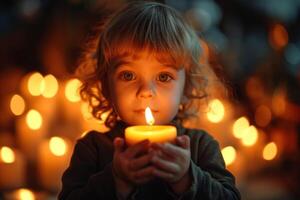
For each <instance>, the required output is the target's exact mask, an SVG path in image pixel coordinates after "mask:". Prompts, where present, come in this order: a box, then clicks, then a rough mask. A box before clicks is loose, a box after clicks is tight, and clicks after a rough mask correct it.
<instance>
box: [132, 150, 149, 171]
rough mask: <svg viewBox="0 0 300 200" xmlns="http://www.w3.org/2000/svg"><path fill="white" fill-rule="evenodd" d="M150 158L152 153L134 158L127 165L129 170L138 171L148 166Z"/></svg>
mask: <svg viewBox="0 0 300 200" xmlns="http://www.w3.org/2000/svg"><path fill="white" fill-rule="evenodd" d="M152 157H153V155H152V153H149V154H146V155H144V156H141V157H139V158H136V159H134V160H132V161H131V162H130V163H129V168H130V169H131V170H138V169H140V168H142V167H144V166H146V165H148V164H149V163H150V160H151V158H152Z"/></svg>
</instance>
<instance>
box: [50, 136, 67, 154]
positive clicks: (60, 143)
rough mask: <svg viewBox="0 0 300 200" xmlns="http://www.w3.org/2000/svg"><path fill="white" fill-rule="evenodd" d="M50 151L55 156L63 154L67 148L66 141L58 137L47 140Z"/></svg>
mask: <svg viewBox="0 0 300 200" xmlns="http://www.w3.org/2000/svg"><path fill="white" fill-rule="evenodd" d="M49 148H50V151H51V152H52V153H53V154H54V155H56V156H63V155H64V154H65V153H66V150H67V144H66V142H65V141H64V140H63V139H62V138H60V137H52V138H51V139H50V142H49Z"/></svg>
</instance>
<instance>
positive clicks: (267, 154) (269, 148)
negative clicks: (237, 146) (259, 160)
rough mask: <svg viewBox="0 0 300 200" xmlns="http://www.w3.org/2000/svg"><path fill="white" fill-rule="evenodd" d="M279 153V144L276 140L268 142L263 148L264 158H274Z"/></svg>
mask: <svg viewBox="0 0 300 200" xmlns="http://www.w3.org/2000/svg"><path fill="white" fill-rule="evenodd" d="M276 154H277V146H276V144H275V143H274V142H270V143H268V144H267V145H266V146H265V147H264V150H263V158H264V159H265V160H273V159H274V158H275V156H276Z"/></svg>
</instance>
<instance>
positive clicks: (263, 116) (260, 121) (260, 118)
mask: <svg viewBox="0 0 300 200" xmlns="http://www.w3.org/2000/svg"><path fill="white" fill-rule="evenodd" d="M271 119H272V113H271V110H270V109H269V108H268V107H267V106H264V105H261V106H259V107H258V108H257V109H256V111H255V122H256V124H257V125H259V126H261V127H265V126H267V125H268V124H269V123H270V121H271Z"/></svg>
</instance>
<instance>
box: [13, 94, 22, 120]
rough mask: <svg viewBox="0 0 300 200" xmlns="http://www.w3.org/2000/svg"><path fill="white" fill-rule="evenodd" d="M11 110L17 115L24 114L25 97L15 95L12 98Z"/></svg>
mask: <svg viewBox="0 0 300 200" xmlns="http://www.w3.org/2000/svg"><path fill="white" fill-rule="evenodd" d="M10 110H11V112H12V113H13V114H14V115H16V116H19V115H22V114H23V112H24V110H25V101H24V99H23V97H21V96H20V95H18V94H15V95H13V97H12V98H11V100H10Z"/></svg>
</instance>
